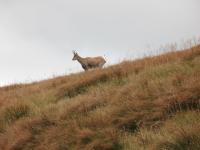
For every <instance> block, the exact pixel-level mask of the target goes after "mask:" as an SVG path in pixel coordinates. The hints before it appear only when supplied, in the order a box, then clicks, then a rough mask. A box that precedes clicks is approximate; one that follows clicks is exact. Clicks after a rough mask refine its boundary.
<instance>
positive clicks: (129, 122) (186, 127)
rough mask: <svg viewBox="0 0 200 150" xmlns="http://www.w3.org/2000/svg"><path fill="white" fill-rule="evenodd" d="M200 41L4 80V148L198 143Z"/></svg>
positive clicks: (0, 91)
mask: <svg viewBox="0 0 200 150" xmlns="http://www.w3.org/2000/svg"><path fill="white" fill-rule="evenodd" d="M199 101H200V46H196V47H193V48H191V49H189V50H184V51H181V52H170V53H167V54H163V55H160V56H156V57H147V58H144V59H141V60H136V61H126V62H123V63H121V64H118V65H115V66H111V67H108V68H106V69H103V70H92V71H89V72H85V73H79V74H73V75H69V76H65V77H58V78H55V79H51V80H46V81H42V82H39V83H33V84H29V85H13V86H8V87H3V88H0V149H5V150H6V149H17V150H19V149H25V150H26V149H27V150H28V149H41V150H45V149H48V150H56V149H61V150H62V149H65V150H66V149H69V150H70V149H77V150H79V149H80V150H90V149H91V150H92V149H94V150H121V149H126V150H134V149H135V150H140V149H141V150H143V149H148V150H149V149H152V150H154V149H169V150H171V149H172V150H173V149H174V150H184V149H185V150H187V149H194V150H196V149H200V119H199V118H200V114H199V109H200V107H199Z"/></svg>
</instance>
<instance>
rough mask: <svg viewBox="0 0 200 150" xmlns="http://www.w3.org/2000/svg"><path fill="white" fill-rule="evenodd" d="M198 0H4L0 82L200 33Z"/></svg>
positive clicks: (132, 53)
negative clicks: (76, 54) (80, 58)
mask: <svg viewBox="0 0 200 150" xmlns="http://www.w3.org/2000/svg"><path fill="white" fill-rule="evenodd" d="M199 14H200V1H199V0H0V85H5V84H11V83H15V82H27V81H28V82H30V81H35V80H40V79H45V78H49V77H52V76H53V75H63V74H68V73H71V72H75V71H80V70H82V68H81V66H80V65H79V64H78V63H77V62H73V61H72V60H71V59H72V50H77V51H78V52H79V53H80V55H81V56H83V57H85V56H97V55H106V58H107V61H108V63H107V64H113V63H117V62H119V61H121V60H123V59H125V58H137V57H141V56H143V55H144V54H150V53H151V51H154V50H155V51H156V50H157V49H158V48H159V47H160V46H161V45H164V44H167V43H173V42H179V41H181V40H186V39H189V38H193V37H199V36H200V15H199Z"/></svg>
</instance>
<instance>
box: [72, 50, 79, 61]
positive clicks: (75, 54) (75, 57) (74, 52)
mask: <svg viewBox="0 0 200 150" xmlns="http://www.w3.org/2000/svg"><path fill="white" fill-rule="evenodd" d="M73 54H74V57H73V58H72V60H77V59H78V53H77V52H76V51H73Z"/></svg>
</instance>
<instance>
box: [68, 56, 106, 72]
mask: <svg viewBox="0 0 200 150" xmlns="http://www.w3.org/2000/svg"><path fill="white" fill-rule="evenodd" d="M73 53H74V57H73V59H72V60H77V61H78V62H79V63H80V64H81V66H82V68H83V69H84V70H85V71H87V70H89V69H92V68H102V67H103V65H104V64H105V63H106V61H105V59H104V58H103V57H101V56H98V57H85V58H82V57H81V56H79V55H78V53H76V52H73Z"/></svg>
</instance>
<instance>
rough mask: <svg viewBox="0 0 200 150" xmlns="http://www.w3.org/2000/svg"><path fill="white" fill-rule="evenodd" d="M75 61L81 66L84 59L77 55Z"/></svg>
mask: <svg viewBox="0 0 200 150" xmlns="http://www.w3.org/2000/svg"><path fill="white" fill-rule="evenodd" d="M77 60H78V62H79V63H81V64H82V63H84V58H82V57H81V56H79V55H78V56H77Z"/></svg>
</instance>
